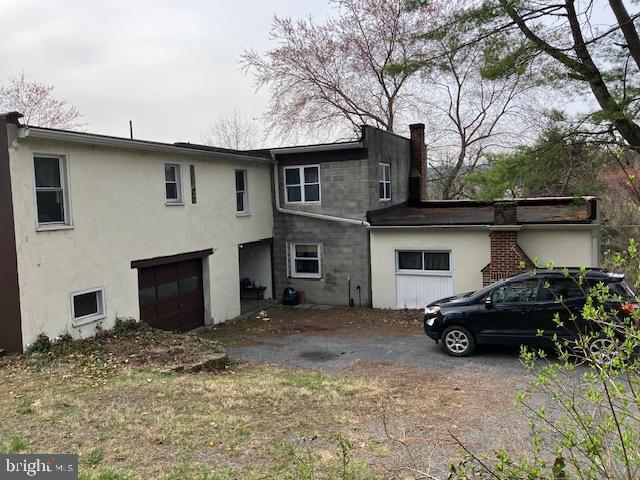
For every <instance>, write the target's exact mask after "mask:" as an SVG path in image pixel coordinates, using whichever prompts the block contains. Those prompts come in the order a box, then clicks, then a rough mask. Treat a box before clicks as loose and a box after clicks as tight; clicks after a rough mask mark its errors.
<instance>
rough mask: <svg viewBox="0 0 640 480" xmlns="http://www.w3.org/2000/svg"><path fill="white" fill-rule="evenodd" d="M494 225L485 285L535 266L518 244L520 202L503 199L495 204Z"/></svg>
mask: <svg viewBox="0 0 640 480" xmlns="http://www.w3.org/2000/svg"><path fill="white" fill-rule="evenodd" d="M493 225H494V230H493V231H492V232H491V233H489V241H490V245H491V246H490V248H491V257H490V262H489V263H488V264H487V265H486V266H485V267H484V268H483V269H482V284H483V285H485V286H486V285H489V284H490V283H493V282H495V281H498V280H500V279H502V278H505V277H509V276H511V275H516V274H518V273H522V272H524V271H526V270H528V269H531V268H533V267H534V264H533V262H532V261H531V259H530V258H529V257H528V256H527V254H526V253H525V252H524V250H522V248H521V247H520V245H518V230H519V227H518V204H517V202H516V201H515V200H505V201H502V200H501V201H497V202H495V203H494V204H493ZM522 263H524V267H522Z"/></svg>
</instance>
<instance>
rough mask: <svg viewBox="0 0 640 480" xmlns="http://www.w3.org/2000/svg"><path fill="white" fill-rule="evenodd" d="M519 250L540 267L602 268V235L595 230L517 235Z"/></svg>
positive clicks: (535, 231) (529, 231) (533, 231)
mask: <svg viewBox="0 0 640 480" xmlns="http://www.w3.org/2000/svg"><path fill="white" fill-rule="evenodd" d="M518 243H519V244H520V247H522V249H523V250H524V251H525V252H526V254H527V255H528V256H529V258H531V259H532V260H534V259H538V261H539V264H540V265H546V264H547V262H553V264H554V265H556V266H563V267H579V266H581V265H584V266H585V267H598V266H600V252H599V249H600V245H599V232H598V229H597V227H596V228H584V227H578V228H576V227H569V228H558V229H549V228H538V229H536V228H527V229H524V230H522V231H520V232H518Z"/></svg>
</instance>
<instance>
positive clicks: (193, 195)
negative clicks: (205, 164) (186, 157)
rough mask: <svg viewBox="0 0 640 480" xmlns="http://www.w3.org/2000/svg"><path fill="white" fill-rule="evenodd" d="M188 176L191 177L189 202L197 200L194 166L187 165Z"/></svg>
mask: <svg viewBox="0 0 640 480" xmlns="http://www.w3.org/2000/svg"><path fill="white" fill-rule="evenodd" d="M189 178H190V179H191V203H196V202H197V200H198V199H197V197H196V166H195V165H189Z"/></svg>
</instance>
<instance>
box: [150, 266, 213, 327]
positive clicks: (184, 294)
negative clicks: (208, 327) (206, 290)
mask: <svg viewBox="0 0 640 480" xmlns="http://www.w3.org/2000/svg"><path fill="white" fill-rule="evenodd" d="M138 296H139V299H140V319H141V320H142V321H143V322H146V323H148V324H149V325H153V326H154V327H156V328H161V329H162V330H177V331H186V330H191V329H194V328H197V327H200V326H202V325H204V296H203V289H202V259H201V258H197V259H195V260H187V261H182V262H176V263H169V264H165V265H158V266H153V267H145V268H139V269H138Z"/></svg>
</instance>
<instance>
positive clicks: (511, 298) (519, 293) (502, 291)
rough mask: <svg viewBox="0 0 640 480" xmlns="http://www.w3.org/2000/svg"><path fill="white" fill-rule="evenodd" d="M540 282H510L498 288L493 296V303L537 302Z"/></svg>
mask: <svg viewBox="0 0 640 480" xmlns="http://www.w3.org/2000/svg"><path fill="white" fill-rule="evenodd" d="M538 284H539V282H538V280H523V281H521V282H510V283H507V284H505V285H502V286H500V287H498V288H496V289H495V290H494V291H493V293H492V294H491V301H492V302H493V303H525V302H535V301H536V296H537V294H538Z"/></svg>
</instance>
